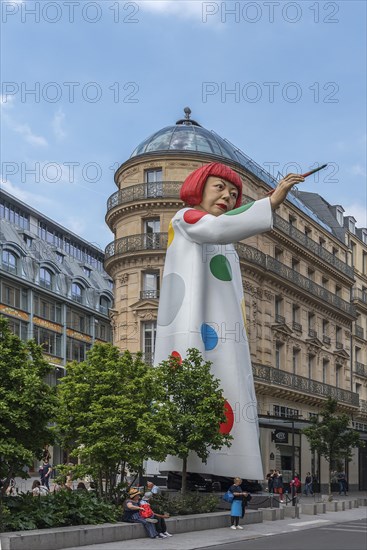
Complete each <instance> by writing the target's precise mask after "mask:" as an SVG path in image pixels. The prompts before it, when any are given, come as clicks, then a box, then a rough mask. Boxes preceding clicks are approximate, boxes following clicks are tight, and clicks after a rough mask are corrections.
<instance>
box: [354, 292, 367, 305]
mask: <svg viewBox="0 0 367 550" xmlns="http://www.w3.org/2000/svg"><path fill="white" fill-rule="evenodd" d="M352 299H353V300H360V301H361V302H363V303H365V304H367V290H362V289H361V288H353V291H352Z"/></svg>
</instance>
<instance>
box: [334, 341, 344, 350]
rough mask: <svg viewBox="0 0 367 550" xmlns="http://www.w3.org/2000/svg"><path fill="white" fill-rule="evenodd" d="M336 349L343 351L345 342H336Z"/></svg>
mask: <svg viewBox="0 0 367 550" xmlns="http://www.w3.org/2000/svg"><path fill="white" fill-rule="evenodd" d="M335 348H336V349H343V348H344V344H343V342H335Z"/></svg>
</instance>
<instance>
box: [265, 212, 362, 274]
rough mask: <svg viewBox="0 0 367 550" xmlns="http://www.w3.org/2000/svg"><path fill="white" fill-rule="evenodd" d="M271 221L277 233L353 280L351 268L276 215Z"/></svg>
mask: <svg viewBox="0 0 367 550" xmlns="http://www.w3.org/2000/svg"><path fill="white" fill-rule="evenodd" d="M273 219H274V228H276V229H279V231H282V233H285V234H286V235H288V237H291V238H292V239H294V240H295V241H296V242H297V243H298V244H300V245H302V246H303V247H304V248H306V249H307V250H309V251H310V252H313V253H314V254H315V255H316V256H318V257H319V258H322V259H323V260H325V262H326V263H328V264H330V265H332V266H333V267H334V268H335V269H337V270H338V271H340V272H341V273H343V274H344V275H346V276H347V277H349V278H350V279H353V278H354V270H353V268H352V267H351V266H349V265H348V264H346V263H345V262H342V261H341V260H339V258H337V257H336V256H334V254H331V252H329V251H328V250H326V249H325V248H323V247H322V246H321V245H320V244H319V243H317V242H316V241H313V240H312V239H310V237H307V235H305V234H304V233H302V232H301V231H300V230H299V229H297V228H296V227H294V226H293V225H291V224H290V223H288V222H287V221H286V220H284V219H283V218H281V217H280V216H279V215H278V214H274V218H273Z"/></svg>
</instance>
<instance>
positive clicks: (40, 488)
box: [32, 479, 49, 497]
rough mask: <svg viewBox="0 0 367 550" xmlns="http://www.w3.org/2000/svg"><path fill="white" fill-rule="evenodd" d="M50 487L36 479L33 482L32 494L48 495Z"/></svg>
mask: <svg viewBox="0 0 367 550" xmlns="http://www.w3.org/2000/svg"><path fill="white" fill-rule="evenodd" d="M48 492H49V491H48V489H47V487H45V486H44V485H41V482H40V481H39V480H38V479H35V480H34V481H33V483H32V495H33V496H34V497H38V496H46V495H47V494H48Z"/></svg>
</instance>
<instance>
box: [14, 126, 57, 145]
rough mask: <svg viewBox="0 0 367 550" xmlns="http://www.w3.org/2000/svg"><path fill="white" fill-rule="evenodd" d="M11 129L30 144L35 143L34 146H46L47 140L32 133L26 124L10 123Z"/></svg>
mask: <svg viewBox="0 0 367 550" xmlns="http://www.w3.org/2000/svg"><path fill="white" fill-rule="evenodd" d="M12 129H13V130H14V132H17V133H18V134H20V135H21V136H22V137H23V138H24V139H25V141H27V142H28V143H30V144H31V145H35V146H36V147H47V145H48V143H47V140H46V139H45V138H44V137H42V136H37V135H36V134H34V133H33V132H32V130H31V128H30V126H29V125H28V124H17V123H12Z"/></svg>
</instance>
